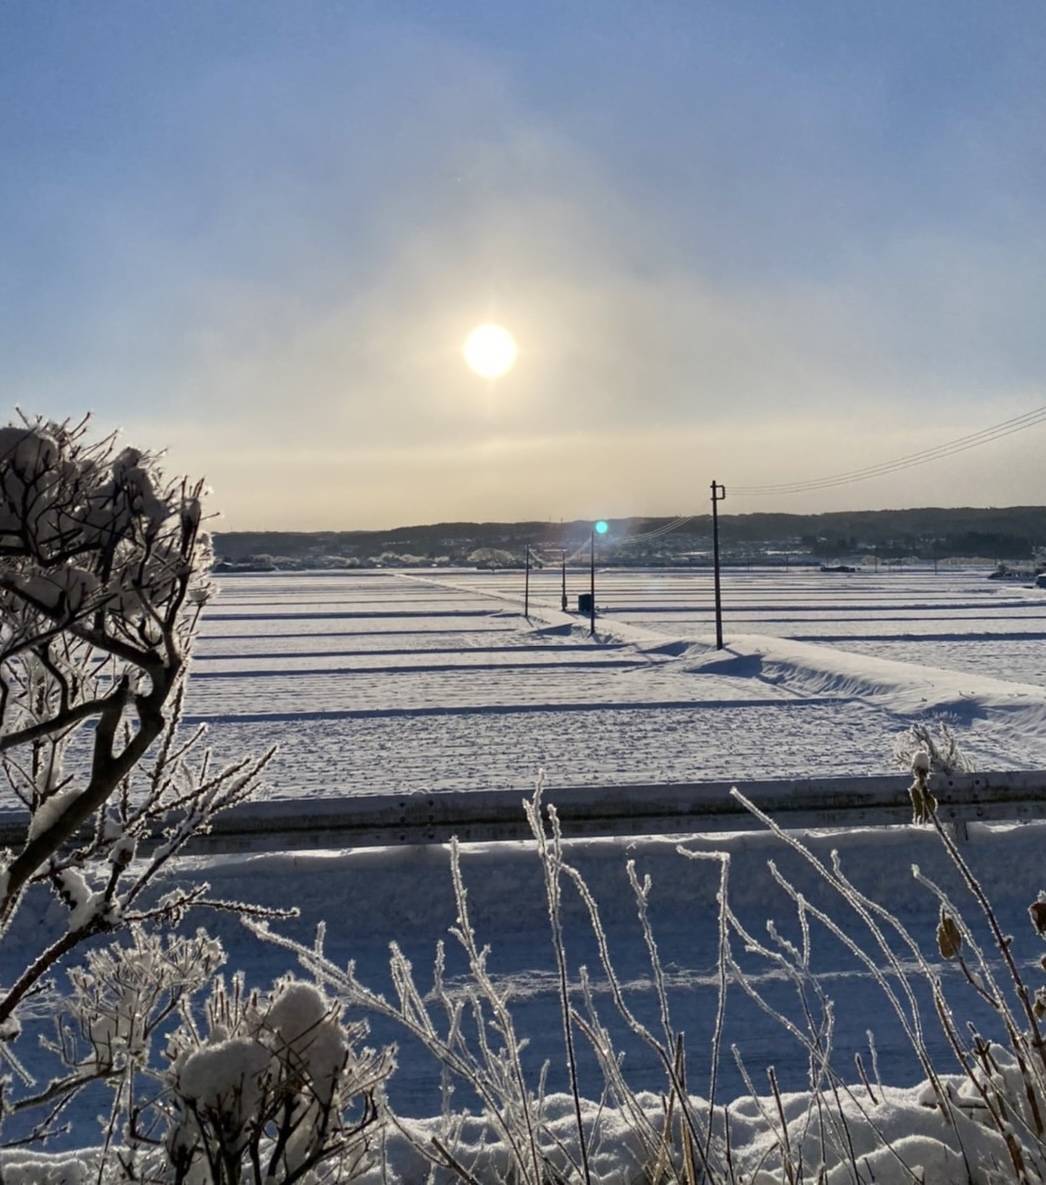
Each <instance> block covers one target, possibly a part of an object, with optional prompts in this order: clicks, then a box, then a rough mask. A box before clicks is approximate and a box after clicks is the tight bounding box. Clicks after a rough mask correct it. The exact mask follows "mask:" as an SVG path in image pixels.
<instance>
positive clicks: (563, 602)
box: [559, 547, 567, 613]
mask: <svg viewBox="0 0 1046 1185" xmlns="http://www.w3.org/2000/svg"><path fill="white" fill-rule="evenodd" d="M559 564H560V575H561V576H562V577H563V582H562V584H561V586H560V608H561V609H562V610H563V612H564V613H566V611H567V549H566V548H565V547H562V548H560V552H559Z"/></svg>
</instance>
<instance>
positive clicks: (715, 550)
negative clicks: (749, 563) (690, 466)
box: [712, 481, 726, 650]
mask: <svg viewBox="0 0 1046 1185" xmlns="http://www.w3.org/2000/svg"><path fill="white" fill-rule="evenodd" d="M725 497H726V486H722V485H720V484H719V483H718V482H715V481H713V482H712V560H713V563H714V565H715V646H716V649H717V650H722V649H723V596H722V591H721V589H720V586H719V503H720V502H722V501H723V499H724V498H725Z"/></svg>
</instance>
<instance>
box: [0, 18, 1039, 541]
mask: <svg viewBox="0 0 1046 1185" xmlns="http://www.w3.org/2000/svg"><path fill="white" fill-rule="evenodd" d="M1044 51H1046V8H1044V7H1043V6H1042V5H1041V4H1040V3H1038V2H1037V0H1036V2H1031V0H1028V2H1017V3H1012V4H1008V5H1005V6H997V5H990V4H984V3H977V4H974V3H963V2H961V0H959V2H950V3H935V2H928V3H917V4H913V3H911V2H910V0H908V2H905V3H875V2H872V0H863V2H862V3H856V2H853V3H851V2H846V0H832V2H827V0H826V2H823V3H822V2H821V0H796V3H792V4H784V3H780V2H779V0H778V2H775V3H769V2H768V3H749V2H747V0H720V2H717V3H697V2H686V3H683V2H680V3H654V2H646V3H639V2H635V3H628V4H626V3H619V2H617V0H603V2H601V3H594V2H591V3H569V2H564V0H561V2H559V3H554V4H544V3H530V4H525V3H516V4H511V5H509V4H503V3H497V2H496V0H487V3H475V4H464V3H454V2H453V0H443V2H441V3H428V4H423V3H413V4H408V3H364V2H360V3H348V2H343V3H309V2H306V0H301V2H298V3H287V2H284V3H278V4H277V3H271V4H270V3H266V2H264V0H251V2H250V3H247V2H246V0H243V2H238V3H231V2H230V3H223V4H216V3H213V2H209V3H196V2H195V0H178V2H177V3H174V2H173V0H172V2H168V3H160V2H157V3H147V4H146V3H124V2H121V0H107V2H104V3H103V2H99V3H91V4H83V3H72V2H67V3H59V2H49V0H48V2H43V0H41V2H30V0H22V2H18V3H12V2H10V0H7V2H0V112H2V118H0V153H2V159H3V161H4V162H5V167H4V169H3V173H2V175H0V236H2V242H0V247H2V256H0V258H2V260H3V264H2V267H0V380H2V381H3V385H4V388H5V389H6V391H7V392H8V401H9V403H10V404H15V403H18V404H19V405H21V406H23V407H25V408H26V409H27V410H31V411H41V412H44V413H46V414H50V415H58V414H66V413H76V412H79V411H81V410H83V409H84V408H85V407H91V408H93V409H94V410H95V412H96V414H97V416H98V420H99V422H100V423H101V424H102V425H103V426H105V427H109V426H112V425H116V424H120V425H123V426H124V427H125V429H126V431H127V433H128V435H129V436H130V437H131V438H132V439H134V440H135V441H136V442H138V443H142V444H146V445H149V446H154V445H168V446H169V447H170V457H171V465H172V466H173V467H175V468H178V469H181V470H188V471H190V472H192V473H205V474H206V475H207V476H208V477H209V479H210V481H211V483H212V485H213V487H214V498H213V502H214V505H215V506H216V507H221V508H222V509H223V510H224V512H225V516H226V517H225V522H224V525H225V526H226V527H227V528H230V529H231V528H236V527H244V528H246V527H259V528H260V527H287V528H292V527H300V528H321V527H325V528H335V527H351V526H381V525H392V524H396V523H405V522H420V521H434V520H437V519H462V518H469V519H492V518H523V517H528V518H529V517H537V518H560V517H567V518H572V517H575V516H587V515H593V516H595V515H619V514H630V513H635V514H644V513H645V514H656V513H666V514H675V513H686V512H691V511H695V510H699V509H703V506H702V500H701V495H700V493H699V491H700V490H701V489H702V487H703V486H705V485H706V484H707V482H708V481H709V480H711V478H712V477H713V476H714V477H716V478H717V479H719V480H722V481H725V482H726V483H727V485H728V486H729V485H730V483H731V482H735V483H737V484H752V483H754V482H763V481H775V480H782V481H788V480H792V479H795V478H801V477H806V476H810V477H816V476H820V475H821V474H823V473H826V472H835V471H837V470H839V469H846V468H855V467H857V466H859V465H864V464H868V463H870V462H874V461H877V460H880V459H883V460H886V459H889V458H891V457H893V456H895V455H899V454H902V453H906V452H909V451H911V450H912V449H914V448H921V447H926V446H928V445H933V444H936V443H938V442H939V441H942V440H946V439H948V438H949V437H951V436H958V435H961V434H963V433H965V432H968V431H972V430H976V429H978V428H980V427H983V426H986V425H988V424H991V423H993V422H995V421H997V420H1002V419H1004V418H1007V417H1008V416H1010V415H1015V414H1018V413H1020V412H1023V411H1025V410H1028V409H1030V408H1032V407H1036V406H1039V405H1040V404H1043V403H1046V397H1044V396H1046V390H1044V385H1043V374H1044V369H1046V334H1044V333H1043V309H1044V307H1046V301H1044V297H1046V242H1044V236H1046V229H1044V228H1046V151H1044V146H1046V140H1044V138H1043V136H1042V128H1043V127H1044V126H1046V71H1044V70H1043V62H1044V61H1046V52H1044ZM485 320H497V321H500V322H502V323H503V324H505V325H506V326H507V327H508V328H509V329H510V330H511V331H512V332H513V333H514V334H515V336H516V337H517V340H518V342H519V347H520V359H519V364H518V365H517V367H516V369H515V370H514V371H513V372H512V374H511V375H509V376H508V377H507V378H505V379H503V380H501V381H500V382H499V383H498V384H496V385H495V386H494V387H491V386H489V385H487V384H484V383H482V382H480V381H479V380H477V379H476V377H475V376H474V375H472V374H471V373H469V372H468V371H467V370H466V369H465V368H464V367H463V365H462V362H461V357H460V345H461V341H462V339H463V338H464V336H465V334H466V332H467V331H468V330H469V328H470V327H471V326H472V325H474V324H476V323H477V322H481V321H485ZM1041 445H1042V439H1041V430H1040V435H1038V436H1037V435H1036V432H1035V431H1033V432H1029V433H1027V434H1024V435H1021V436H1017V437H1013V438H1011V439H1009V440H1007V441H1005V442H1001V443H999V444H997V445H992V446H988V447H986V448H985V449H982V450H976V451H974V452H972V453H967V454H964V455H963V456H962V457H960V458H956V459H955V460H953V461H948V462H942V463H941V464H939V465H934V466H926V467H924V468H922V469H919V470H915V471H913V472H911V473H909V474H906V475H897V476H895V477H894V478H893V479H888V480H879V481H875V482H871V483H866V484H864V485H858V486H854V487H852V488H848V489H842V490H838V489H837V490H832V491H829V492H825V493H822V494H820V495H816V496H815V495H808V496H805V497H801V498H793V499H790V500H788V501H787V502H786V503H784V504H781V503H778V504H775V506H774V508H777V509H796V510H817V509H841V508H846V507H857V506H888V505H925V504H937V505H940V504H945V505H947V504H960V503H961V504H978V505H984V504H992V505H1002V504H1007V503H1014V502H1024V503H1028V502H1035V503H1040V502H1043V501H1046V497H1044V492H1043V489H1042V485H1041V476H1040V474H1041V464H1040V460H1039V458H1040V453H1041ZM764 508H769V506H768V505H767V504H766V503H765V502H762V501H760V502H756V501H755V500H754V499H753V500H750V501H744V502H742V501H741V500H740V499H738V500H736V501H734V502H733V504H732V506H731V509H734V510H746V509H748V510H756V509H764Z"/></svg>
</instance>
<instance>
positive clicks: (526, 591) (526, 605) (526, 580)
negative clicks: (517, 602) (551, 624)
mask: <svg viewBox="0 0 1046 1185" xmlns="http://www.w3.org/2000/svg"><path fill="white" fill-rule="evenodd" d="M523 616H524V617H525V618H526V619H527V621H529V620H530V544H529V543H528V544H527V562H526V575H525V576H524V577H523Z"/></svg>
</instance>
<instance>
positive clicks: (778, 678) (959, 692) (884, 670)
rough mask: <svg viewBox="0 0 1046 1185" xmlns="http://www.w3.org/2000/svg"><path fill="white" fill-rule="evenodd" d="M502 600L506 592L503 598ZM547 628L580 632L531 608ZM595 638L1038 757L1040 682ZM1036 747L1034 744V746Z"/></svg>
mask: <svg viewBox="0 0 1046 1185" xmlns="http://www.w3.org/2000/svg"><path fill="white" fill-rule="evenodd" d="M505 599H508V598H505ZM531 617H532V618H536V619H537V620H540V621H542V622H544V623H546V626H547V627H548V628H551V629H553V630H557V631H558V630H563V629H569V630H570V631H571V632H576V633H579V634H582V633H587V631H586V630H585V627H584V626H582V625H579V624H578V620H577V618H576V617H574V616H572V615H571V614H568V613H561V612H558V611H556V610H554V609H549V608H547V607H544V606H541V607H539V608H538V609H537V610H535V611H532V613H531ZM597 636H598V637H599V638H601V639H603V640H604V641H607V642H617V643H623V644H626V645H630V646H633V647H635V648H636V649H637V650H638V651H640V652H642V653H646V654H650V655H651V656H654V655H656V656H659V657H671V658H673V659H675V660H676V662H678V663H679V666H680V668H681V669H683V670H685V671H686V672H687V673H688V674H693V675H709V676H720V677H727V678H730V677H734V678H739V679H751V680H753V681H758V682H760V683H762V684H764V685H769V686H773V687H776V688H779V689H781V690H783V691H785V692H787V693H791V694H793V695H796V696H804V697H813V696H822V697H826V698H832V699H837V700H847V699H852V700H860V701H861V702H864V703H867V704H869V705H871V706H874V707H876V708H880V709H882V710H884V711H886V712H889V713H891V714H893V715H895V716H897V717H901V718H908V719H920V718H926V717H941V716H945V717H949V718H950V719H952V720H954V721H955V722H956V723H958V724H960V725H969V724H970V723H972V722H973V721H975V720H982V721H990V722H991V723H992V724H993V725H994V726H996V727H997V728H998V729H999V730H1000V731H1001V730H1005V731H1007V732H1017V733H1020V734H1021V737H1022V739H1025V740H1027V741H1028V742H1030V743H1031V744H1033V745H1035V746H1036V748H1035V751H1034V752H1029V758H1031V759H1030V760H1029V762H1028V768H1031V767H1033V766H1038V765H1039V764H1041V763H1042V761H1043V760H1046V688H1044V687H1039V686H1037V685H1035V684H1032V683H1018V682H1013V681H1011V680H1007V679H996V678H992V677H991V676H988V675H982V674H974V673H971V672H968V671H956V670H950V669H947V668H944V667H933V666H925V665H922V664H920V663H919V662H918V661H917V654H916V655H914V656H913V657H914V659H915V661H912V662H900V661H897V660H895V659H888V658H878V657H876V656H875V655H871V654H858V653H854V652H851V651H847V650H840V649H837V648H836V647H833V646H826V645H823V644H819V643H816V642H805V641H799V640H797V639H791V638H780V637H774V636H771V635H767V634H759V633H749V634H741V633H737V632H734V631H732V632H731V633H730V635H729V640H728V642H727V644H726V645H725V647H724V648H723V649H722V650H717V649H716V646H715V639H714V638H713V637H711V636H709V637H707V638H696V639H694V638H687V639H672V638H668V637H666V632H665V631H662V630H654V629H652V628H650V627H649V626H647V625H635V624H633V623H631V622H620V621H617V620H615V619H613V618H612V617H601V618H598V619H597ZM1039 746H1042V749H1041V750H1040V749H1039Z"/></svg>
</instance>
